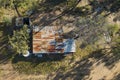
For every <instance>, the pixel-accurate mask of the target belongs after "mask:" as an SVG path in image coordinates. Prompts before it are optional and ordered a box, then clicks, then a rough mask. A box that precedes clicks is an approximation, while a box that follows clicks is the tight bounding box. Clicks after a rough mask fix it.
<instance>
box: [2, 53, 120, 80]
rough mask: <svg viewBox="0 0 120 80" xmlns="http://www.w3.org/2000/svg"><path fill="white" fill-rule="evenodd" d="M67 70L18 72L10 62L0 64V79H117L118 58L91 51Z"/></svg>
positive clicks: (119, 68) (118, 74)
mask: <svg viewBox="0 0 120 80" xmlns="http://www.w3.org/2000/svg"><path fill="white" fill-rule="evenodd" d="M71 64H72V65H73V67H72V68H71V69H70V70H68V71H67V72H64V73H62V72H61V71H58V72H54V73H51V74H46V75H41V74H39V75H32V74H31V75H26V74H19V73H18V72H17V71H15V70H13V67H12V64H11V63H10V62H8V63H5V64H0V80H119V79H120V60H119V59H118V58H117V57H115V56H114V55H112V54H102V53H97V52H95V53H93V54H92V55H89V56H88V58H85V59H84V60H80V61H79V59H76V61H74V62H73V63H71Z"/></svg>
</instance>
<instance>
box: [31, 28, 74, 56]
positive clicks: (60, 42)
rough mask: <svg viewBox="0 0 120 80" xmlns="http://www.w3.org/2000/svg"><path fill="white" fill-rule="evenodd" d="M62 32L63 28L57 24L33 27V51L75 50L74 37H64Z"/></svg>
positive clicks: (62, 51)
mask: <svg viewBox="0 0 120 80" xmlns="http://www.w3.org/2000/svg"><path fill="white" fill-rule="evenodd" d="M62 34H63V30H62V28H60V27H57V26H45V27H43V28H42V29H40V28H39V27H35V28H34V29H33V53H34V54H39V53H65V52H75V49H74V48H73V47H75V43H74V39H63V37H62ZM70 46H71V47H70ZM68 48H69V49H68ZM72 49H74V50H72Z"/></svg>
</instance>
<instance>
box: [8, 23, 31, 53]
mask: <svg viewBox="0 0 120 80" xmlns="http://www.w3.org/2000/svg"><path fill="white" fill-rule="evenodd" d="M27 30H28V27H27V26H26V25H24V26H23V28H22V29H20V30H16V31H14V32H13V36H12V37H9V43H10V45H11V46H12V47H13V50H14V51H15V52H16V53H23V54H26V51H27V50H28V49H29V46H28V43H29V40H28V39H29V34H28V32H27Z"/></svg>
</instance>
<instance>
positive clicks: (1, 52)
mask: <svg viewBox="0 0 120 80" xmlns="http://www.w3.org/2000/svg"><path fill="white" fill-rule="evenodd" d="M102 3H104V4H102ZM119 4H120V0H9V1H8V0H0V15H1V16H0V66H2V65H4V64H6V65H8V64H10V65H11V66H12V68H11V69H12V71H15V72H16V74H17V73H18V74H20V75H25V76H28V75H38V76H39V75H45V76H47V78H46V79H47V80H59V79H62V80H70V79H73V80H87V79H88V80H89V79H90V78H91V77H90V76H94V75H92V74H91V71H92V70H96V67H100V66H99V65H101V66H102V65H103V64H104V66H103V67H101V68H103V70H104V69H105V70H104V71H106V68H107V69H108V70H109V71H110V70H112V69H114V67H115V65H116V66H120V65H119V61H120V19H119V18H120V14H119V13H120V11H119V10H120V6H119ZM24 16H25V17H29V18H30V19H31V21H32V25H31V26H33V25H37V26H49V25H57V26H63V28H67V29H65V30H64V31H66V33H65V35H66V36H68V37H72V38H75V37H76V36H75V35H76V34H77V35H78V36H77V37H78V38H75V41H76V52H75V53H73V55H72V54H69V55H66V56H63V55H55V56H53V55H47V56H46V55H45V56H44V57H42V58H38V57H35V56H30V57H27V58H25V57H23V56H22V55H20V54H19V53H23V54H24V53H26V50H28V49H29V44H28V43H29V40H28V39H29V34H27V33H28V32H27V26H26V25H25V26H23V28H21V29H20V30H14V28H13V27H14V26H15V21H14V18H16V17H24ZM71 28H72V30H70V31H69V29H71ZM95 64H98V65H96V67H94V66H93V65H95ZM117 69H118V70H117ZM109 71H106V72H105V73H109ZM96 72H99V70H98V71H96ZM115 72H116V73H115ZM115 72H113V73H112V74H111V75H112V77H109V75H107V74H103V76H107V77H103V76H101V78H100V79H102V77H103V79H115V80H118V79H120V76H119V74H120V71H119V68H117V67H116V71H115ZM10 74H12V72H10V73H8V74H7V73H6V72H5V70H4V69H3V67H0V79H5V78H6V76H7V75H10ZM3 75H6V76H3ZM79 75H80V76H79ZM96 75H97V73H96ZM96 75H95V77H96ZM72 76H73V77H72ZM13 77H16V76H14V75H13ZM10 79H11V80H14V79H15V80H18V79H17V78H14V79H12V78H10ZM26 79H27V77H26ZM32 79H34V78H32ZM39 79H40V78H39ZM39 79H35V80H39ZM92 79H93V80H97V79H99V76H97V79H96V78H92ZM8 80H9V76H8ZM20 80H22V77H21V79H20ZM23 80H25V78H23ZM43 80H44V79H43Z"/></svg>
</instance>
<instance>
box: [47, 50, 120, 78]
mask: <svg viewBox="0 0 120 80" xmlns="http://www.w3.org/2000/svg"><path fill="white" fill-rule="evenodd" d="M119 60H120V56H118V55H116V54H111V53H109V52H106V49H101V50H97V51H94V52H92V53H90V55H88V56H86V57H85V58H84V59H82V60H80V61H77V62H76V63H75V64H74V65H73V67H72V68H71V69H70V70H69V71H67V72H61V71H58V72H56V74H55V76H54V77H53V78H52V80H67V79H68V80H69V79H72V80H87V79H90V80H91V79H92V78H91V77H90V74H91V71H92V66H93V65H94V64H95V63H97V64H96V66H97V65H99V64H101V63H105V65H104V66H105V67H107V68H108V69H112V68H113V67H114V64H115V63H117V62H118V61H119ZM50 77H51V76H49V75H48V79H50ZM101 79H104V78H101Z"/></svg>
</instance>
